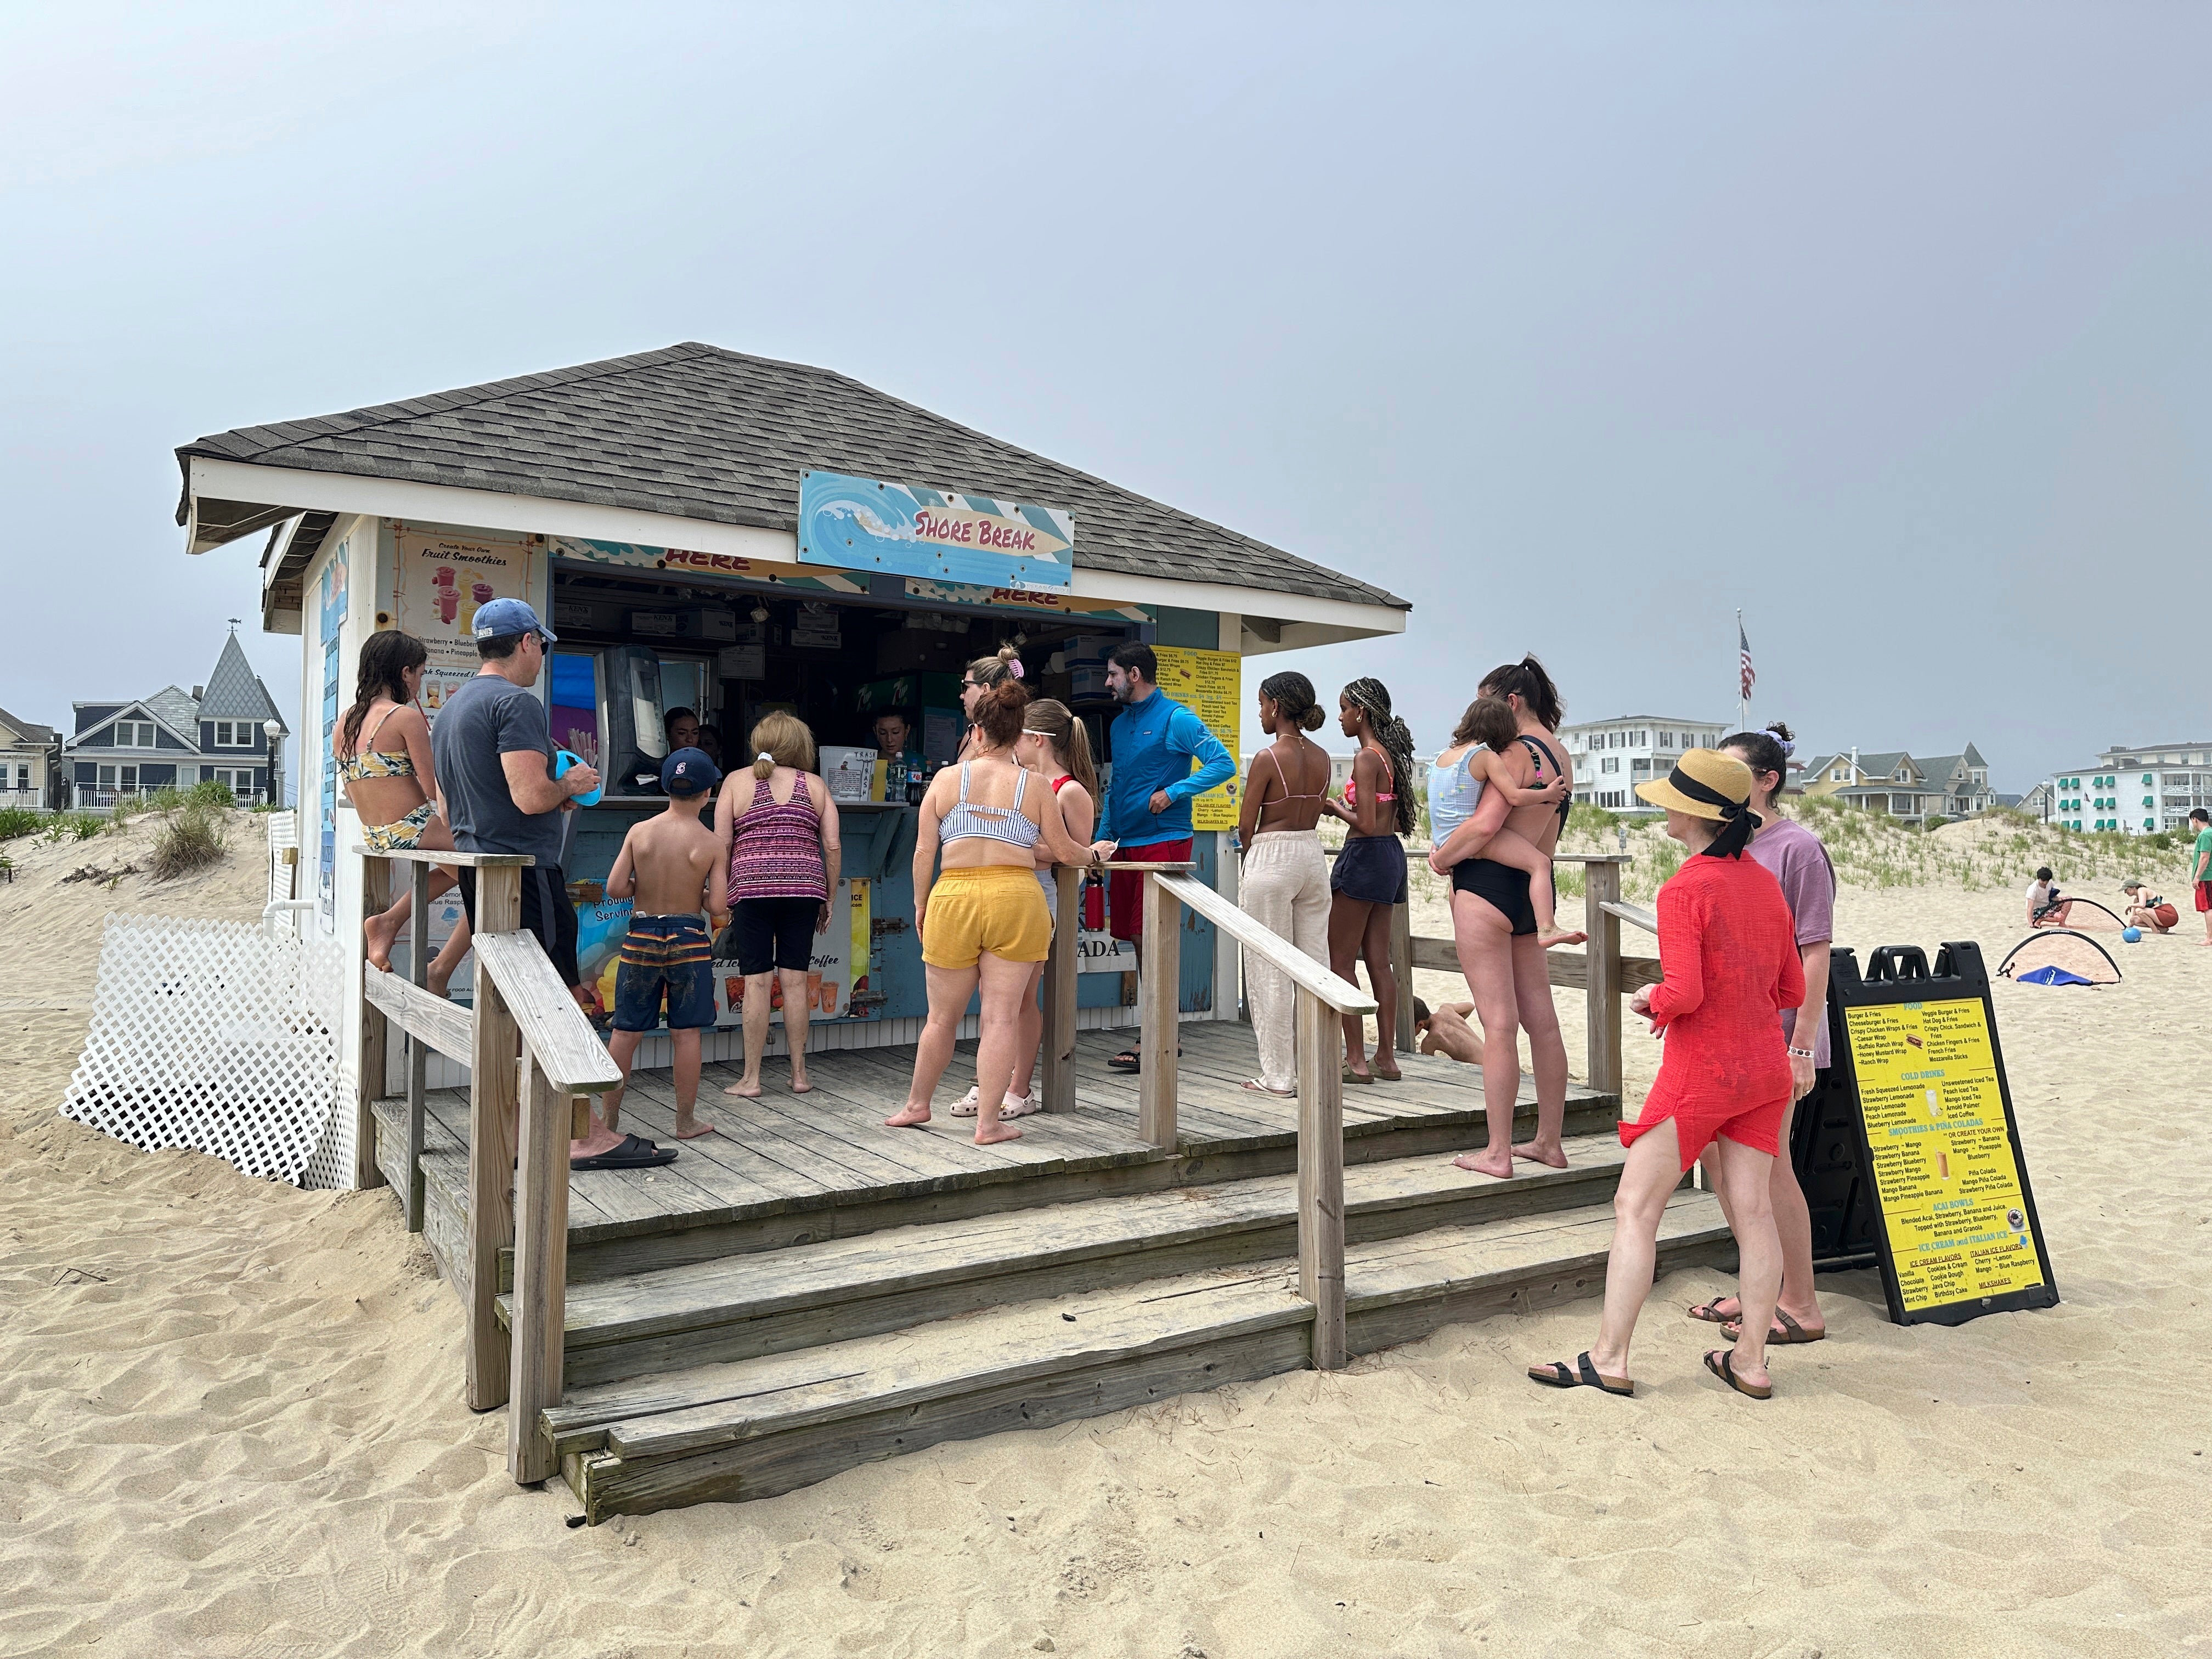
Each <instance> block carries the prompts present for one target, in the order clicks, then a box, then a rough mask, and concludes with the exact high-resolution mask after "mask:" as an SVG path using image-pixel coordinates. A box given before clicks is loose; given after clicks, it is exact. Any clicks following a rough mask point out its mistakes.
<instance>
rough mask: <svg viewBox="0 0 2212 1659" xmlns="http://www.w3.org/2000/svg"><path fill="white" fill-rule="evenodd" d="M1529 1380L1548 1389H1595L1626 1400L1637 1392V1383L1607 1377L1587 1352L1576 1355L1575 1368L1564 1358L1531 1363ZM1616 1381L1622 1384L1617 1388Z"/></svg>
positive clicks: (1621, 1378)
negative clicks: (1541, 1363)
mask: <svg viewBox="0 0 2212 1659" xmlns="http://www.w3.org/2000/svg"><path fill="white" fill-rule="evenodd" d="M1528 1380H1529V1381H1530V1382H1531V1383H1542V1384H1543V1385H1544V1386H1545V1387H1546V1388H1547V1389H1596V1390H1597V1391H1598V1392H1599V1393H1600V1394H1610V1395H1619V1396H1620V1398H1622V1399H1624V1400H1625V1399H1626V1398H1627V1397H1628V1396H1629V1395H1632V1394H1634V1393H1635V1392H1636V1384H1635V1383H1632V1382H1631V1381H1630V1380H1629V1379H1628V1378H1627V1377H1625V1376H1616V1377H1612V1378H1607V1377H1606V1376H1603V1375H1602V1374H1601V1373H1600V1372H1599V1370H1598V1368H1597V1367H1596V1366H1595V1365H1593V1364H1590V1357H1589V1353H1588V1352H1583V1353H1579V1354H1577V1355H1576V1356H1575V1369H1574V1370H1568V1369H1567V1362H1566V1361H1565V1360H1564V1359H1555V1360H1553V1362H1552V1363H1551V1364H1548V1365H1531V1366H1529V1367H1528ZM1614 1383H1620V1385H1621V1386H1620V1387H1619V1388H1615V1387H1614V1386H1613V1384H1614Z"/></svg>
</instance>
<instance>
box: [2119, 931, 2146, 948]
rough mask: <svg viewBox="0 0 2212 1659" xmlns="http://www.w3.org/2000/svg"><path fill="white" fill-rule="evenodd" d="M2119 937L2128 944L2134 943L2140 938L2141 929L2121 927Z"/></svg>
mask: <svg viewBox="0 0 2212 1659" xmlns="http://www.w3.org/2000/svg"><path fill="white" fill-rule="evenodd" d="M2120 937H2121V938H2122V939H2125V940H2126V941H2127V942H2128V943H2129V944H2130V945H2134V944H2136V943H2138V942H2140V941H2141V939H2142V928H2140V927H2123V928H2121V929H2120Z"/></svg>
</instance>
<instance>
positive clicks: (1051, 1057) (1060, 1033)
mask: <svg viewBox="0 0 2212 1659" xmlns="http://www.w3.org/2000/svg"><path fill="white" fill-rule="evenodd" d="M1052 879H1053V885H1054V890H1055V891H1056V892H1057V894H1058V898H1057V900H1056V902H1055V903H1054V915H1057V916H1058V917H1059V918H1060V925H1059V926H1058V927H1054V929H1053V930H1052V954H1051V955H1050V956H1048V957H1046V958H1045V964H1044V1109H1045V1110H1047V1111H1048V1112H1072V1111H1073V1110H1074V1109H1075V982H1076V981H1075V968H1076V953H1075V945H1076V935H1077V934H1078V933H1080V932H1081V931H1082V928H1083V916H1082V911H1081V905H1080V902H1079V899H1078V896H1077V894H1078V892H1079V875H1078V872H1077V871H1076V869H1075V867H1074V866H1073V865H1067V864H1060V865H1055V866H1053V872H1052Z"/></svg>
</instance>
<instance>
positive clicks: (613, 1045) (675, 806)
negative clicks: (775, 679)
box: [605, 749, 730, 1140]
mask: <svg viewBox="0 0 2212 1659" xmlns="http://www.w3.org/2000/svg"><path fill="white" fill-rule="evenodd" d="M720 781H722V775H721V773H720V771H718V770H717V769H715V766H714V762H712V761H710V760H708V758H707V757H706V755H705V754H704V753H703V752H702V751H701V750H696V749H679V750H677V751H676V752H675V753H674V754H672V755H671V756H670V757H668V758H667V760H666V761H665V762H664V763H662V765H661V768H660V787H661V789H662V791H663V792H664V793H665V794H666V795H667V797H668V805H667V808H666V810H665V811H662V812H660V813H659V814H658V815H656V816H655V817H649V818H647V819H646V820H645V821H644V822H643V823H635V824H632V825H631V826H630V831H629V834H628V835H627V836H623V845H622V851H621V852H620V853H619V854H616V857H615V867H614V869H613V870H612V871H611V872H610V873H609V874H608V876H607V896H608V897H609V898H615V899H624V898H626V899H632V900H635V904H634V906H633V908H632V910H631V914H630V919H629V933H628V934H627V935H625V936H624V938H623V943H622V961H621V964H620V965H619V966H618V967H617V969H615V1029H614V1035H613V1036H612V1037H611V1038H610V1039H609V1040H608V1042H607V1049H608V1052H609V1053H611V1054H613V1056H614V1059H615V1064H616V1065H617V1066H621V1067H622V1074H623V1086H624V1087H627V1086H628V1085H629V1066H630V1061H631V1060H633V1059H635V1057H636V1054H637V1044H638V1039H639V1038H641V1037H642V1036H644V1035H645V1034H646V1033H647V1031H650V1030H653V1028H654V1027H655V1026H657V1025H659V1024H660V1008H661V1000H662V998H663V997H664V996H665V998H666V999H667V1004H668V1032H669V1036H671V1037H672V1038H673V1039H674V1041H675V1048H676V1133H677V1138H678V1139H682V1140H690V1139H694V1138H696V1137H697V1136H699V1135H705V1134H712V1133H714V1125H713V1124H711V1123H702V1122H700V1121H699V1120H698V1119H697V1117H696V1115H694V1110H695V1109H696V1106H697V1104H698V1101H699V1033H700V1032H701V1031H702V1030H704V1029H706V1028H707V1027H708V1026H709V1025H712V1024H714V962H713V957H714V935H713V934H712V933H709V932H708V924H707V923H706V922H705V921H701V920H700V916H699V912H700V910H701V909H702V908H704V909H705V910H706V911H707V913H708V916H709V917H710V918H711V919H712V921H713V924H714V927H716V928H720V927H724V926H726V925H727V923H728V921H729V920H730V915H729V911H728V909H727V908H726V906H725V904H724V903H723V900H722V879H721V876H722V868H721V866H722V843H721V841H720V838H718V837H717V836H715V834H714V831H713V830H712V829H709V828H708V827H707V825H705V824H703V823H701V822H700V821H699V805H700V803H701V801H702V799H704V798H705V797H706V796H707V795H708V793H711V792H712V791H713V789H714V786H715V785H716V784H718V783H720ZM622 1097H623V1090H622V1089H621V1088H617V1089H615V1090H613V1091H611V1092H610V1093H609V1094H608V1096H607V1097H606V1105H605V1113H606V1125H607V1127H608V1128H610V1129H611V1128H613V1127H615V1126H616V1125H617V1123H618V1122H620V1121H621V1114H622Z"/></svg>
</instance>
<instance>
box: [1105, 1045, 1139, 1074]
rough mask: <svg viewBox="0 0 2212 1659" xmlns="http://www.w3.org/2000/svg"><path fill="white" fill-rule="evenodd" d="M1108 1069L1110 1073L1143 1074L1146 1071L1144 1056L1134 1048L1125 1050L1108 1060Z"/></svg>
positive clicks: (1110, 1056)
mask: <svg viewBox="0 0 2212 1659" xmlns="http://www.w3.org/2000/svg"><path fill="white" fill-rule="evenodd" d="M1106 1069H1107V1070H1108V1071H1109V1072H1141V1071H1143V1070H1144V1069H1145V1060H1144V1056H1143V1055H1142V1054H1139V1053H1138V1052H1137V1051H1136V1050H1135V1049H1134V1048H1124V1049H1122V1050H1121V1053H1120V1054H1113V1055H1109V1057H1108V1058H1107V1061H1106Z"/></svg>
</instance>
